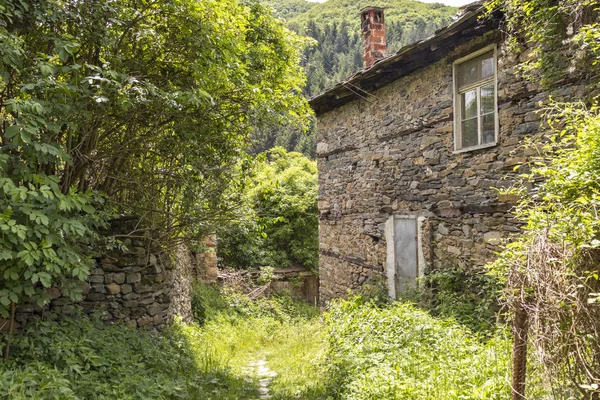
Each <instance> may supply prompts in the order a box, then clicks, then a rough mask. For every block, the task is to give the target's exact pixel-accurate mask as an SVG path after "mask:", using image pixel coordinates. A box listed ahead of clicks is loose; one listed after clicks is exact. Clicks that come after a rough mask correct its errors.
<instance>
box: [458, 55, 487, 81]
mask: <svg viewBox="0 0 600 400" xmlns="http://www.w3.org/2000/svg"><path fill="white" fill-rule="evenodd" d="M480 69H481V63H480V62H479V61H478V59H477V58H474V59H472V60H469V61H465V62H464V63H462V64H460V65H459V66H458V87H463V86H466V85H472V84H473V83H475V82H477V81H478V80H479V76H480V72H479V71H480Z"/></svg>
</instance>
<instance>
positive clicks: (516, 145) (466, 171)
mask: <svg viewBox="0 0 600 400" xmlns="http://www.w3.org/2000/svg"><path fill="white" fill-rule="evenodd" d="M491 37H495V36H493V35H492V36H491ZM488 44H490V42H489V38H488V37H487V36H482V37H481V38H479V39H476V40H473V41H472V42H470V43H468V44H466V45H463V46H459V47H457V48H455V49H453V50H451V51H450V52H449V53H448V54H447V56H446V57H445V58H444V59H442V60H440V61H439V62H437V63H435V64H432V65H429V66H426V67H424V68H422V69H420V70H417V71H416V72H414V73H412V74H410V75H409V76H406V77H403V78H401V79H399V80H397V81H395V82H393V83H391V84H389V85H387V86H384V87H382V88H380V89H378V90H377V91H375V92H374V93H372V95H373V96H369V97H368V98H366V99H360V100H355V101H352V102H350V103H348V104H346V105H343V106H340V107H338V108H336V109H333V110H331V111H328V112H326V113H323V114H321V115H319V116H318V139H317V141H318V144H317V161H318V168H319V214H320V222H319V238H320V274H321V282H320V288H321V299H322V300H325V301H326V300H328V299H331V298H333V297H340V296H344V295H345V294H346V292H347V290H348V289H355V288H357V287H359V286H360V285H361V284H362V283H364V282H365V281H366V280H368V279H370V278H372V277H375V276H377V275H379V274H382V275H385V265H386V246H387V245H386V243H385V235H384V228H385V222H386V221H387V220H388V219H389V218H390V216H391V215H394V214H396V215H416V216H422V217H425V218H426V226H427V230H426V234H427V235H428V238H427V240H426V241H424V243H427V246H425V247H426V248H425V249H424V251H425V252H426V254H425V255H424V258H425V260H426V266H425V270H426V271H427V270H431V269H437V268H443V267H448V266H462V267H467V268H477V267H480V266H482V265H484V264H486V263H487V262H489V261H491V260H492V259H493V258H494V254H495V252H496V251H497V250H498V249H499V247H498V246H499V245H500V244H501V243H502V241H503V240H505V239H507V238H509V237H510V235H511V234H513V233H515V232H518V231H519V227H520V223H519V221H517V220H516V219H515V218H514V216H513V215H512V214H511V213H510V209H511V207H512V206H513V204H514V202H515V201H516V200H517V199H516V198H514V196H506V195H498V192H497V190H496V189H494V188H499V187H505V186H508V185H511V184H512V182H513V181H514V178H515V175H516V174H517V173H520V171H515V167H517V168H518V167H519V166H520V165H522V164H524V163H525V162H526V161H527V159H528V157H529V156H531V155H532V152H531V151H530V150H524V149H523V148H522V147H521V144H522V143H523V140H524V139H525V138H526V137H528V136H531V135H533V134H540V133H538V132H539V131H540V129H541V128H540V127H541V126H542V124H541V121H540V116H539V115H538V114H536V113H535V110H536V109H538V104H539V103H540V102H542V103H543V102H545V101H547V99H548V95H549V93H547V92H544V91H543V90H542V89H541V88H540V87H538V86H537V85H535V84H532V83H530V82H526V81H524V80H523V79H521V78H520V77H519V76H518V75H517V71H516V65H517V64H518V62H519V61H521V60H519V56H517V55H515V54H511V53H510V52H509V51H508V50H507V48H506V45H505V44H504V43H498V64H497V66H498V109H499V123H500V131H499V138H498V140H499V143H498V145H497V146H494V147H490V148H485V149H480V150H475V151H468V152H464V153H454V147H453V140H454V138H453V118H454V115H453V80H452V79H453V78H452V61H453V60H456V59H458V58H460V57H463V56H465V55H468V54H469V53H471V52H473V51H476V50H478V49H479V48H482V47H484V46H486V45H488ZM584 94H585V87H584V85H583V83H570V84H565V85H564V86H562V87H560V88H557V90H556V92H553V98H554V99H558V100H560V99H574V98H583V97H584ZM542 128H543V127H542ZM540 137H542V134H540Z"/></svg>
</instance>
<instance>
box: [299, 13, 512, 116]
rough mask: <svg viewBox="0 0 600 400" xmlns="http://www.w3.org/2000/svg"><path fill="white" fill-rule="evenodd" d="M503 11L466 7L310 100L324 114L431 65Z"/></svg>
mask: <svg viewBox="0 0 600 400" xmlns="http://www.w3.org/2000/svg"><path fill="white" fill-rule="evenodd" d="M500 17H501V15H500V13H498V12H495V13H490V14H489V15H486V8H485V7H484V6H483V5H482V3H479V2H477V3H472V4H470V5H468V6H466V7H465V8H464V9H463V12H462V14H461V15H460V16H459V17H458V19H457V20H456V21H454V22H452V23H451V24H450V25H448V26H446V27H444V28H440V29H438V30H437V31H436V32H435V34H434V35H433V36H430V37H429V38H427V39H424V40H421V41H419V42H415V43H412V44H410V45H407V46H404V47H403V48H401V49H400V50H398V51H397V52H396V53H395V54H393V55H391V56H389V57H386V58H384V59H381V60H379V61H377V62H376V63H375V64H373V66H372V67H370V68H368V69H364V70H362V71H359V72H357V73H356V74H354V75H352V76H351V77H349V78H348V79H346V80H344V81H342V82H340V83H338V84H336V85H335V86H333V87H332V88H330V89H328V90H326V91H325V92H323V93H321V94H319V95H317V96H315V97H313V98H312V99H310V100H309V101H308V103H309V104H310V106H311V107H312V109H313V110H314V111H315V114H317V115H320V114H323V113H325V112H327V111H331V110H333V109H335V108H337V107H340V106H342V105H344V104H347V103H349V102H351V101H353V100H356V99H359V98H368V97H369V96H371V93H372V92H373V91H375V90H377V89H380V88H382V87H383V86H386V85H388V84H390V83H392V82H394V81H395V80H397V79H400V78H402V77H404V76H407V75H409V74H411V73H413V72H414V71H416V70H418V69H421V68H424V67H427V66H428V65H431V64H433V63H435V62H436V61H439V60H440V59H442V58H443V57H445V56H446V55H447V54H448V53H449V52H451V51H452V50H453V49H455V48H456V47H457V46H460V45H462V44H464V43H467V42H468V41H470V40H472V39H474V38H476V37H480V36H482V35H483V34H485V33H486V32H489V31H491V30H494V29H497V27H498V21H499V20H500Z"/></svg>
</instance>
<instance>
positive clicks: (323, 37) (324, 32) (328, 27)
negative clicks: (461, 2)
mask: <svg viewBox="0 0 600 400" xmlns="http://www.w3.org/2000/svg"><path fill="white" fill-rule="evenodd" d="M267 2H268V4H269V5H270V6H271V7H272V9H273V12H274V14H275V16H276V17H278V18H280V19H282V20H284V21H285V22H286V24H287V26H288V28H290V29H291V30H292V31H294V32H296V33H299V34H300V35H303V36H309V37H311V38H313V39H314V40H315V42H314V44H313V45H312V46H309V47H308V48H307V49H306V50H305V51H304V54H303V57H302V62H301V64H302V66H303V67H304V69H305V71H306V75H307V83H306V87H305V88H304V94H305V96H306V97H308V98H310V97H313V96H315V95H317V94H319V93H321V92H322V91H324V90H325V89H327V88H328V87H331V86H333V85H334V84H336V83H338V82H340V81H342V80H344V79H345V78H347V77H348V76H350V75H352V74H353V73H355V72H357V71H359V70H361V69H362V68H363V61H362V37H361V32H360V15H359V11H360V9H361V8H363V7H366V6H370V5H373V4H376V5H378V6H382V7H385V15H386V17H385V18H386V27H387V28H386V29H387V45H388V54H392V53H394V52H396V51H397V50H398V49H400V48H401V47H402V46H405V45H407V44H409V43H413V42H415V41H418V40H420V39H423V38H426V37H428V36H430V35H432V34H433V33H434V32H435V30H436V29H438V28H440V27H442V26H445V25H447V24H449V23H450V22H451V21H452V18H453V17H454V16H455V15H456V14H457V12H458V9H457V8H455V7H449V6H445V5H443V4H440V3H434V4H425V3H420V2H418V1H412V0H380V1H377V2H375V3H374V2H373V1H372V0H359V1H355V0H327V1H326V2H325V3H311V2H308V1H306V0H267ZM314 136H315V131H314V129H311V130H310V131H309V132H307V133H303V132H302V131H300V130H299V129H297V128H294V127H284V128H282V127H281V126H276V127H272V128H271V129H268V128H263V129H262V130H261V131H259V132H256V133H255V135H254V143H253V152H255V153H260V152H263V151H266V150H268V149H270V148H272V147H274V146H282V147H285V148H286V149H287V150H290V151H291V150H294V151H299V152H301V153H304V154H306V155H307V156H309V157H314V153H315V146H316V145H315V137H314Z"/></svg>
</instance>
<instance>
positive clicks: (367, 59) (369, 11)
mask: <svg viewBox="0 0 600 400" xmlns="http://www.w3.org/2000/svg"><path fill="white" fill-rule="evenodd" d="M360 21H361V27H362V38H363V63H364V67H365V69H366V68H370V67H371V66H372V65H373V64H374V63H375V61H377V60H381V59H382V58H385V54H386V44H385V21H384V19H383V7H365V8H363V9H362V10H360Z"/></svg>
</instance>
